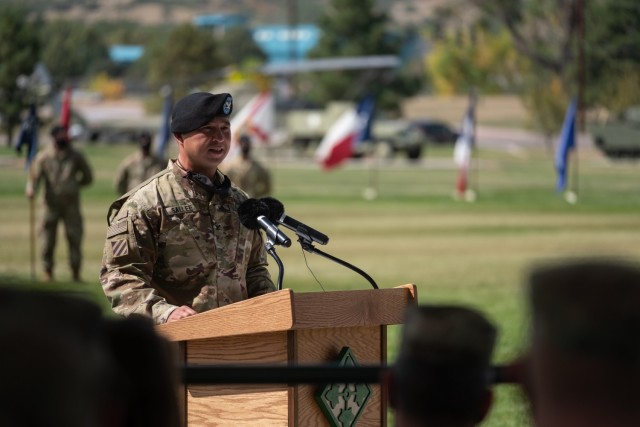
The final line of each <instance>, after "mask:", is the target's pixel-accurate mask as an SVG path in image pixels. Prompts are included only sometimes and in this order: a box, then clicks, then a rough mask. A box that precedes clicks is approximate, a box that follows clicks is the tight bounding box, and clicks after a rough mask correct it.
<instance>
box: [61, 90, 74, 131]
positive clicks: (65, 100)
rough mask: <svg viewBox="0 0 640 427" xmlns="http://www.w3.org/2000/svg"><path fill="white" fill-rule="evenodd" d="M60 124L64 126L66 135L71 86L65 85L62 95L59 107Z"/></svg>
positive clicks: (69, 120)
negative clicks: (60, 106)
mask: <svg viewBox="0 0 640 427" xmlns="http://www.w3.org/2000/svg"><path fill="white" fill-rule="evenodd" d="M60 125H61V126H62V127H64V130H65V132H66V133H67V135H68V134H69V126H70V125H71V86H67V87H66V89H65V90H64V94H63V95H62V108H61V109H60Z"/></svg>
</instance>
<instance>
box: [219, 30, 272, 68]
mask: <svg viewBox="0 0 640 427" xmlns="http://www.w3.org/2000/svg"><path fill="white" fill-rule="evenodd" d="M220 50H221V54H222V56H223V57H224V58H225V61H226V62H227V63H229V64H234V65H242V64H243V63H245V62H250V63H254V64H255V63H256V61H258V62H264V60H265V59H266V55H265V54H264V52H262V50H261V49H260V48H259V47H258V45H257V44H256V42H255V41H254V40H253V37H252V35H251V31H249V29H248V28H246V27H240V26H237V27H233V28H231V29H229V30H227V31H226V32H225V34H224V36H223V37H222V39H221V40H220Z"/></svg>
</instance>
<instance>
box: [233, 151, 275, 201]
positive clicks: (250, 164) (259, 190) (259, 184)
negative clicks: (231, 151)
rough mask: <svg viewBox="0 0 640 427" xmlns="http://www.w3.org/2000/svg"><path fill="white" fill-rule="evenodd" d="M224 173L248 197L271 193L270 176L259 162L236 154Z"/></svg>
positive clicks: (258, 196)
mask: <svg viewBox="0 0 640 427" xmlns="http://www.w3.org/2000/svg"><path fill="white" fill-rule="evenodd" d="M225 173H226V174H227V176H228V177H229V179H230V180H231V182H233V183H234V184H236V185H237V186H238V187H240V188H241V189H242V190H243V191H245V192H246V193H247V194H248V195H249V196H250V197H255V198H260V197H264V196H267V195H269V193H271V176H270V174H269V171H267V170H266V169H265V168H264V167H263V166H262V165H261V164H260V163H259V162H257V161H256V160H254V159H244V158H243V157H242V156H237V157H236V158H235V159H233V161H232V162H231V163H230V164H229V166H228V167H227V169H226V170H225Z"/></svg>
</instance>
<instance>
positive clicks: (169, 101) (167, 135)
mask: <svg viewBox="0 0 640 427" xmlns="http://www.w3.org/2000/svg"><path fill="white" fill-rule="evenodd" d="M163 92H164V105H163V107H162V122H161V123H160V132H159V133H158V145H157V147H156V157H158V158H159V159H163V160H164V158H165V151H166V150H167V146H168V145H169V140H170V139H171V128H170V122H171V111H172V110H173V94H172V91H171V88H169V87H166V88H163Z"/></svg>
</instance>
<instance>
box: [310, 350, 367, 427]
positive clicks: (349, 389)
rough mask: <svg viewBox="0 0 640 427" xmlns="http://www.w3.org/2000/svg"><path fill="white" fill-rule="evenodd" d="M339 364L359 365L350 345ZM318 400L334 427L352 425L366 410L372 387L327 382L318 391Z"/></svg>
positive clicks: (339, 357)
mask: <svg viewBox="0 0 640 427" xmlns="http://www.w3.org/2000/svg"><path fill="white" fill-rule="evenodd" d="M338 365H339V366H358V361H357V360H356V358H355V356H354V355H353V353H352V352H351V349H350V348H349V347H343V348H342V350H341V351H340V354H339V356H338ZM315 397H316V401H317V402H318V405H319V406H320V409H322V412H323V413H324V415H325V417H327V420H328V421H329V425H331V426H332V427H352V426H355V425H356V421H358V418H359V417H360V415H361V414H362V412H363V411H364V408H365V406H366V405H367V402H368V401H369V398H370V397H371V387H369V385H368V384H348V383H342V384H327V385H326V386H324V387H323V388H321V389H319V390H318V391H317V392H316V395H315Z"/></svg>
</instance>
